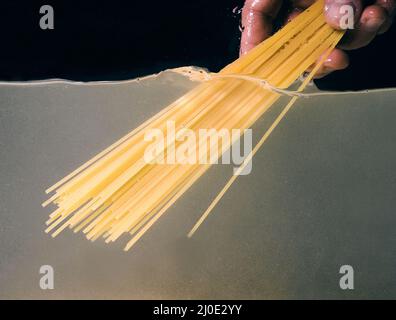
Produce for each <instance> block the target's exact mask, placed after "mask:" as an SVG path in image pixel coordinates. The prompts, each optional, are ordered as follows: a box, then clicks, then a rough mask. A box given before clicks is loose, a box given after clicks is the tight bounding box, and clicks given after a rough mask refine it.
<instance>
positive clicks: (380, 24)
mask: <svg viewBox="0 0 396 320" xmlns="http://www.w3.org/2000/svg"><path fill="white" fill-rule="evenodd" d="M282 2H283V1H282V0H246V2H245V5H244V7H243V10H242V27H243V32H242V38H241V51H240V52H241V55H243V54H246V53H247V52H248V51H249V50H251V49H252V48H253V47H255V46H256V45H258V44H259V43H261V42H262V41H263V40H265V39H266V38H268V37H269V36H270V35H271V34H272V32H273V22H274V20H275V19H276V18H277V16H278V13H279V10H280V8H281V5H282ZM290 2H291V5H290V6H291V8H290V12H289V14H288V16H287V19H286V23H287V22H288V21H290V20H291V19H293V18H294V17H296V16H297V15H298V14H299V13H301V12H302V11H303V10H304V9H306V8H307V7H309V6H310V5H311V4H312V3H313V2H315V0H291V1H290ZM365 2H366V1H364V0H325V7H324V13H325V17H326V21H327V23H328V24H329V25H331V26H332V27H333V28H335V29H340V18H341V14H340V7H341V6H342V5H351V6H352V8H353V9H354V18H355V28H354V29H353V30H348V31H347V33H346V34H345V36H344V38H343V40H342V41H341V43H340V45H339V46H338V47H337V48H336V49H334V50H333V51H332V52H331V53H330V55H329V56H328V57H327V59H326V61H325V62H324V63H323V65H322V67H321V68H320V69H319V70H318V73H317V75H316V78H321V77H324V76H325V75H327V74H329V73H330V72H333V71H335V70H342V69H345V68H346V67H348V65H349V59H348V55H347V54H346V53H345V51H344V50H352V49H358V48H361V47H364V46H366V45H368V44H369V43H370V42H371V41H372V40H373V39H374V38H375V37H376V35H377V34H382V33H384V32H386V31H387V30H388V29H389V27H390V26H391V24H392V20H393V16H394V13H395V7H396V0H374V3H373V4H371V5H365Z"/></svg>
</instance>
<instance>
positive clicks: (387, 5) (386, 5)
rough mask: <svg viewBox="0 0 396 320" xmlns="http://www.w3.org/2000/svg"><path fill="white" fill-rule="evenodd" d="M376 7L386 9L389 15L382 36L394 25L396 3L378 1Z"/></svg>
mask: <svg viewBox="0 0 396 320" xmlns="http://www.w3.org/2000/svg"><path fill="white" fill-rule="evenodd" d="M375 4H376V5H378V6H380V7H382V8H384V9H385V10H386V12H387V14H388V19H386V21H385V23H384V24H383V25H382V27H381V28H380V30H379V31H378V34H382V33H384V32H386V31H388V30H389V28H390V27H391V25H392V23H393V18H394V16H395V8H396V1H395V0H377V1H376V2H375Z"/></svg>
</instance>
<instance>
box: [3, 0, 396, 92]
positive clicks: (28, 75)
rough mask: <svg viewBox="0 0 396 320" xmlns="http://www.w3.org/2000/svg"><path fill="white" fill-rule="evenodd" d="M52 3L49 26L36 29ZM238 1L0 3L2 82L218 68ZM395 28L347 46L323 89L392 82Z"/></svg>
mask: <svg viewBox="0 0 396 320" xmlns="http://www.w3.org/2000/svg"><path fill="white" fill-rule="evenodd" d="M44 4H49V5H52V6H53V8H54V11H55V30H41V29H40V27H39V19H40V17H41V16H40V14H39V9H40V7H41V6H42V5H44ZM242 4H243V0H228V1H220V0H189V1H187V0H184V1H178V0H174V1H172V0H168V1H166V0H152V1H133V0H130V1H119V0H112V1H101V0H96V1H93V0H80V1H75V0H63V1H50V0H48V1H45V0H44V1H35V0H26V1H21V0H2V1H1V3H0V35H1V48H0V79H1V80H12V81H18V80H33V79H46V78H65V79H72V80H83V81H88V80H119V79H130V78H134V77H137V76H143V75H147V74H151V73H154V72H158V71H161V70H163V69H166V68H173V67H178V66H184V65H196V66H201V67H205V68H208V69H210V70H211V71H218V70H219V69H221V68H222V67H223V66H225V65H226V64H228V63H230V62H231V61H233V60H235V59H236V58H237V57H238V51H239V40H240V31H239V20H240V16H239V15H238V14H235V13H233V9H234V8H235V7H239V8H241V6H242ZM395 29H396V28H395V27H393V28H392V29H391V31H390V32H388V33H387V34H384V35H381V36H379V37H378V38H377V39H376V40H375V41H374V42H373V43H371V44H370V45H369V46H368V47H366V48H364V49H360V50H356V51H350V52H349V54H350V58H351V66H350V67H349V68H348V69H347V70H345V71H340V72H335V73H333V74H332V75H330V76H328V77H326V78H325V79H323V80H320V81H317V84H318V85H319V87H321V88H323V89H338V90H343V89H365V88H381V87H395V86H396V78H395V76H394V75H395V71H396V62H395V57H396V49H395V46H394V42H395V35H396V30H395Z"/></svg>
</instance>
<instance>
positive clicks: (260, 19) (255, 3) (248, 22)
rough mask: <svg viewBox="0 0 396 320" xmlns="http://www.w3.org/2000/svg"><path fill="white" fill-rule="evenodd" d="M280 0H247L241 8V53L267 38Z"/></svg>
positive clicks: (280, 2)
mask: <svg viewBox="0 0 396 320" xmlns="http://www.w3.org/2000/svg"><path fill="white" fill-rule="evenodd" d="M281 5H282V0H247V1H246V2H245V5H244V7H243V10H242V28H243V32H242V38H241V55H243V54H246V53H247V52H248V51H249V50H251V49H252V48H253V47H255V46H256V45H258V44H259V43H261V42H262V41H263V40H265V39H266V38H268V37H269V36H270V35H271V33H272V22H273V20H274V18H275V17H276V15H277V14H278V12H279V9H280V7H281Z"/></svg>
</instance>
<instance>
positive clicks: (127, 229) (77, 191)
mask: <svg viewBox="0 0 396 320" xmlns="http://www.w3.org/2000/svg"><path fill="white" fill-rule="evenodd" d="M322 10H323V1H322V0H320V1H318V2H316V3H315V4H314V5H312V6H311V7H310V8H308V9H307V10H305V11H304V12H303V13H302V14H300V15H299V16H298V17H297V18H295V19H293V20H292V21H291V22H290V23H289V24H287V25H286V26H285V27H283V28H282V29H281V30H279V31H278V32H277V33H275V34H274V35H273V36H272V37H270V38H269V39H267V40H266V41H264V42H263V43H262V44H260V45H259V46H257V47H256V48H255V49H253V50H252V51H251V52H250V53H248V54H247V55H245V56H243V57H241V58H239V59H238V60H236V61H235V62H233V63H232V64H230V65H228V66H227V67H226V68H224V69H223V70H222V71H221V72H220V73H219V74H218V75H217V76H216V77H213V78H212V79H209V80H208V81H206V82H204V83H202V84H200V85H198V86H197V87H196V88H194V89H193V90H191V91H190V92H188V93H187V94H185V95H184V96H182V97H181V98H179V99H178V100H177V101H175V102H174V103H172V104H171V105H170V106H168V107H167V108H165V109H164V110H162V111H161V112H159V113H158V114H157V115H155V116H153V117H152V118H151V119H149V120H147V121H146V122H145V123H143V124H142V125H141V126H139V127H138V128H136V129H135V130H133V131H132V132H130V133H129V134H127V135H126V136H125V137H123V138H121V139H120V140H119V141H117V142H116V143H114V144H113V145H111V146H110V147H109V148H107V149H106V150H104V151H103V152H101V153H99V154H98V155H97V156H95V157H94V158H92V159H91V160H89V161H88V162H86V163H85V164H83V165H82V166H81V167H80V168H78V169H77V170H75V171H74V172H72V173H71V174H69V175H68V176H66V177H65V178H63V179H62V180H60V181H59V182H58V183H56V184H55V185H54V186H52V187H50V188H49V189H47V190H46V192H47V193H51V192H54V195H53V196H52V197H51V198H50V199H49V200H47V201H46V202H45V203H43V205H44V206H46V205H48V204H50V203H53V204H55V205H56V206H57V209H56V210H55V211H54V212H53V213H51V214H50V217H49V220H48V221H47V222H46V224H47V225H48V228H47V229H46V232H52V236H56V235H58V234H59V233H60V232H61V231H62V230H64V229H65V228H68V227H69V228H72V229H73V230H74V231H75V232H78V231H81V230H82V232H83V233H84V234H86V237H87V238H88V239H90V240H92V241H94V240H96V239H98V238H99V237H103V238H105V241H106V242H107V243H109V242H112V241H115V240H117V239H118V238H119V237H120V236H122V235H123V234H130V235H131V236H132V239H131V240H130V241H129V242H128V244H127V245H126V247H125V250H128V249H130V248H131V247H132V245H134V244H135V243H136V241H138V240H139V239H140V237H141V236H142V235H143V234H144V233H145V232H146V231H147V230H148V229H149V228H150V227H151V226H152V225H153V224H154V223H155V222H156V221H157V220H158V219H159V218H160V217H161V216H162V215H163V214H164V213H165V212H166V211H167V209H168V208H169V207H171V206H172V205H173V204H174V203H175V201H176V200H177V199H178V198H179V197H181V196H182V195H183V193H184V192H185V191H186V190H188V189H189V188H190V187H191V186H192V185H193V183H194V182H195V181H197V179H198V178H199V177H201V176H202V175H203V174H204V173H205V172H206V171H207V170H208V168H209V167H210V166H211V163H213V162H211V161H205V160H207V159H203V158H204V157H207V155H208V154H209V155H212V154H215V155H216V156H215V157H220V156H221V155H222V153H224V152H225V151H226V150H227V149H228V148H229V147H230V146H231V145H232V144H233V143H234V142H235V141H236V140H237V139H239V138H240V136H234V135H233V136H232V139H230V140H229V141H223V143H222V144H221V145H220V144H218V143H215V142H213V141H212V140H211V139H209V141H210V143H209V144H208V143H206V142H205V143H203V142H201V141H200V142H199V143H197V144H196V145H195V147H194V148H192V149H188V151H187V157H189V158H194V159H195V161H192V162H191V163H190V162H188V163H185V164H180V163H165V164H163V163H158V162H155V161H153V162H147V161H145V159H144V154H145V152H146V150H147V148H149V147H150V144H151V143H150V141H147V140H145V139H144V137H145V134H146V133H147V132H148V130H151V129H157V130H158V129H159V130H161V131H162V132H167V124H168V122H169V121H173V122H174V123H175V124H176V132H177V134H176V137H175V139H172V140H169V141H168V140H167V141H166V142H165V143H164V144H163V146H161V147H160V149H159V151H158V150H157V152H156V153H155V156H154V158H153V160H158V159H160V158H161V157H162V158H167V157H169V156H171V155H172V154H174V150H175V149H176V148H177V147H178V146H180V145H181V144H182V142H183V138H185V137H184V134H185V132H186V130H187V129H188V130H193V131H194V132H198V131H199V130H200V129H215V130H217V132H218V131H219V130H222V129H227V130H232V129H239V130H240V132H244V130H245V129H248V128H250V127H251V126H252V125H253V124H254V122H255V121H257V120H258V119H259V118H260V117H261V116H262V115H263V114H264V113H265V112H266V111H267V110H268V109H269V108H270V107H271V105H272V104H273V103H274V102H275V101H276V100H277V99H278V98H279V97H280V93H279V92H277V91H273V90H266V89H263V88H262V87H260V86H258V85H257V83H253V82H249V81H245V80H243V79H241V78H238V77H237V75H239V76H241V75H245V76H254V77H256V78H257V77H258V78H260V79H264V80H265V81H266V82H268V83H270V84H271V85H272V86H275V87H277V88H281V89H282V88H283V89H284V88H288V87H289V86H290V85H291V84H292V83H293V82H295V81H296V80H297V79H298V78H299V77H300V76H301V75H302V74H303V73H304V72H305V70H307V69H308V68H309V67H310V66H311V65H313V64H314V63H315V62H316V61H318V59H319V58H320V57H321V56H322V55H323V54H324V53H326V52H327V53H328V52H329V51H330V50H331V49H332V48H334V47H335V45H336V44H337V43H338V41H339V40H340V39H341V37H342V34H343V33H342V32H341V31H336V30H333V29H332V28H331V27H330V26H328V25H327V24H326V23H325V19H324V17H323V14H322ZM322 60H323V59H322ZM322 62H323V61H322ZM316 70H317V68H316V69H314V71H316ZM314 71H313V72H311V74H310V76H309V77H310V78H312V76H313V74H314ZM222 75H223V76H224V77H223V78H222ZM232 75H235V77H232ZM307 82H308V81H305V84H306V83H307ZM304 86H305V85H304ZM301 89H302V88H301ZM214 132H216V131H214ZM209 138H210V137H209ZM202 148H203V149H204V150H206V151H207V152H206V153H202V152H200V150H202ZM191 150H193V151H196V152H192V151H191Z"/></svg>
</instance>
